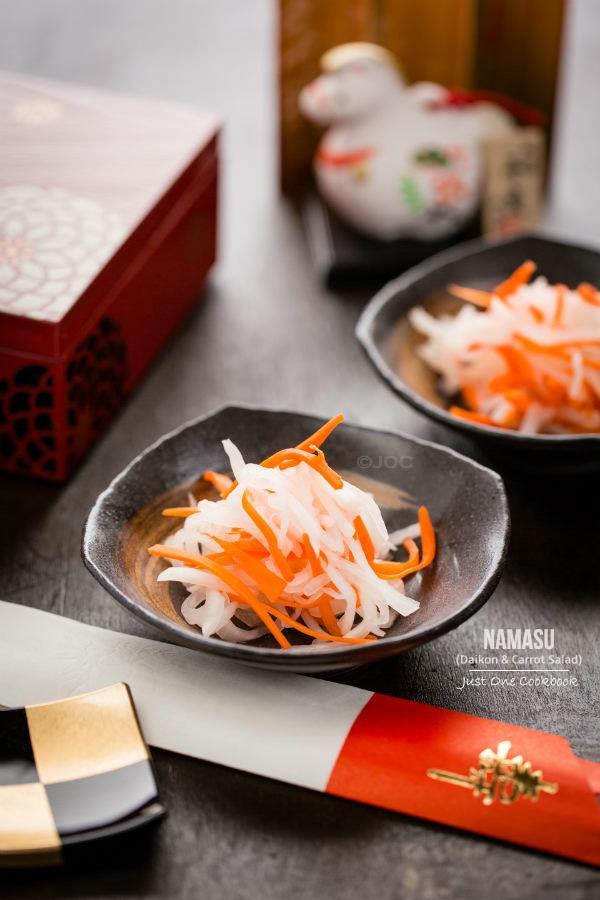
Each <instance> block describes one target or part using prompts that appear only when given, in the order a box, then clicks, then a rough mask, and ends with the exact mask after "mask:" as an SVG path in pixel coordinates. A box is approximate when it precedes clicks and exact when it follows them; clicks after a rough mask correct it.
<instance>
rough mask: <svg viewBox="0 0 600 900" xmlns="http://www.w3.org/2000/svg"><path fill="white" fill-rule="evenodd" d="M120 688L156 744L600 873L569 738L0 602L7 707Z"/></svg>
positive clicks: (580, 767) (589, 769) (591, 776)
mask: <svg viewBox="0 0 600 900" xmlns="http://www.w3.org/2000/svg"><path fill="white" fill-rule="evenodd" d="M116 681H124V682H126V683H127V684H129V686H130V687H131V690H132V693H133V696H134V700H135V703H136V707H137V710H138V714H139V717H140V721H141V723H142V727H143V730H144V734H145V737H146V740H147V741H148V743H149V744H151V745H153V746H155V747H161V748H163V749H166V750H172V751H175V752H177V753H184V754H186V755H188V756H195V757H198V758H200V759H204V760H208V761H210V762H215V763H220V764H221V765H226V766H231V767H233V768H236V769H242V770H244V771H247V772H253V773H255V774H258V775H264V776H267V777H269V778H276V779H278V780H280V781H285V782H289V783H290V784H296V785H301V786H303V787H307V788H312V789H313V790H317V791H322V792H326V793H330V794H336V795H338V796H340V797H346V798H349V799H353V800H359V801H361V802H364V803H369V804H373V805H376V806H382V807H385V808H387V809H391V810H395V811H397V812H402V813H407V814H409V815H415V816H419V817H422V818H426V819H430V820H432V821H435V822H441V823H444V824H447V825H453V826H455V827H458V828H464V829H467V830H469V831H474V832H477V833H479V834H484V835H488V836H490V837H494V838H499V839H502V840H507V841H512V842H515V843H520V844H525V845H527V846H530V847H535V848H537V849H539V850H545V851H548V852H551V853H556V854H559V855H563V856H568V857H572V858H574V859H578V860H581V861H583V862H587V863H591V864H593V865H600V806H599V805H598V799H597V797H596V793H597V792H598V789H599V788H600V764H597V763H591V762H588V761H585V760H580V759H579V758H578V757H576V756H575V755H574V754H573V752H572V750H571V748H570V747H569V744H568V743H567V741H566V740H565V739H564V738H562V737H560V736H557V735H551V734H546V733H544V732H540V731H534V730H532V729H528V728H521V727H520V726H517V725H508V724H505V723H503V722H496V721H493V720H490V719H482V718H478V717H475V716H469V715H466V714H463V713H456V712H450V711H448V710H443V709H439V708H437V707H433V706H426V705H424V704H421V703H415V702H412V701H408V700H399V699H396V698H393V697H387V696H385V695H383V694H374V693H372V692H370V691H365V690H361V689H359V688H354V687H349V686H347V685H339V684H333V683H331V682H327V681H323V680H320V679H316V678H308V677H306V676H302V675H285V674H279V673H274V672H265V671H259V670H255V669H250V668H247V667H244V666H240V665H237V664H235V663H229V662H228V661H226V660H223V659H219V658H216V657H210V656H206V655H203V654H200V653H197V652H196V651H193V650H187V649H185V648H182V647H176V646H173V645H171V644H165V643H163V642H161V641H153V640H148V639H146V638H139V637H134V636H132V635H126V634H118V633H115V632H112V631H108V630H105V629H102V628H95V627H93V626H90V625H84V624H82V623H80V622H75V621H73V620H71V619H65V618H63V617H60V616H56V615H52V614H50V613H45V612H42V611H40V610H34V609H29V608H26V607H20V606H15V605H14V604H11V603H5V602H0V703H3V704H5V705H10V706H21V705H26V704H31V703H43V702H45V701H48V700H53V699H58V698H59V697H67V696H71V695H74V694H80V693H83V692H85V691H91V690H94V689H95V688H99V687H103V686H105V685H107V684H109V683H113V682H116Z"/></svg>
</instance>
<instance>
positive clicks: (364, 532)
mask: <svg viewBox="0 0 600 900" xmlns="http://www.w3.org/2000/svg"><path fill="white" fill-rule="evenodd" d="M354 528H355V531H356V537H357V538H358V542H359V544H360V546H361V547H362V549H363V553H364V554H365V556H366V557H367V559H368V560H369V562H371V561H372V560H373V559H375V547H374V546H373V541H372V540H371V535H370V534H369V531H368V529H367V526H366V525H365V523H364V522H363V520H362V519H361V517H360V516H357V517H356V518H355V520H354Z"/></svg>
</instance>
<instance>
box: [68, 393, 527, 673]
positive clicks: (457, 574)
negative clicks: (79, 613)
mask: <svg viewBox="0 0 600 900" xmlns="http://www.w3.org/2000/svg"><path fill="white" fill-rule="evenodd" d="M321 424H322V423H321V422H320V421H319V420H317V419H314V418H312V417H310V416H305V415H298V414H295V413H290V412H276V411H273V410H265V409H254V408H251V407H239V406H231V407H226V408H225V409H221V410H219V411H218V412H216V413H213V414H212V415H209V416H207V417H206V418H202V419H198V420H195V421H193V422H190V423H188V424H186V425H183V426H182V427H181V428H179V429H178V430H177V431H174V432H172V433H171V434H167V435H165V436H164V437H163V438H161V439H160V440H159V441H157V442H156V443H155V444H153V445H152V446H151V447H149V448H148V449H147V450H146V451H145V452H144V453H142V454H141V455H140V456H138V457H137V458H136V459H134V460H133V462H132V463H130V465H129V466H128V467H127V468H126V469H125V470H124V471H123V472H122V473H121V474H120V475H118V476H117V477H116V478H115V479H114V481H113V482H112V483H111V484H110V485H109V487H108V488H107V489H106V490H105V491H104V492H103V493H102V494H101V495H100V496H99V497H98V499H97V501H96V503H95V505H94V507H93V508H92V510H91V512H90V514H89V517H88V520H87V522H86V525H85V530H84V534H83V543H82V554H83V559H84V562H85V564H86V566H87V567H88V569H89V570H90V572H91V573H92V574H93V575H94V577H95V578H96V579H97V580H98V581H99V582H100V584H102V585H103V586H104V587H105V588H106V589H107V590H108V591H109V592H110V593H111V594H112V595H113V597H115V598H116V599H117V600H118V601H119V603H121V604H122V605H123V606H125V607H126V609H128V610H130V611H131V612H132V613H134V614H135V615H136V616H138V617H139V618H141V619H143V620H144V621H146V622H149V623H150V624H151V625H154V626H155V627H157V628H159V629H160V630H161V631H162V632H163V634H164V635H166V636H167V637H168V638H170V639H171V640H172V641H174V642H176V643H180V644H183V645H185V646H188V647H193V648H195V649H198V650H203V651H205V652H208V653H214V654H217V655H219V656H225V657H228V658H230V659H235V660H239V661H241V662H244V663H248V664H250V665H254V666H259V667H262V668H270V669H278V670H280V671H287V672H333V671H337V670H342V669H348V668H352V667H354V666H359V665H363V664H365V663H371V662H373V661H375V660H378V659H383V658H385V657H388V656H393V655H394V654H397V653H399V652H400V651H402V650H408V649H410V648H412V647H415V646H417V645H418V644H421V643H424V642H425V641H430V640H432V639H433V638H435V637H438V636H439V635H441V634H444V633H445V632H446V631H450V629H452V628H455V627H456V626H457V625H459V624H460V623H461V622H463V621H464V620H465V619H467V618H468V617H469V616H471V615H472V614H473V613H474V612H475V611H476V610H477V609H479V607H480V606H482V604H483V603H485V601H486V600H487V599H488V597H489V596H490V595H491V593H492V591H493V590H494V588H495V587H496V584H497V583H498V580H499V578H500V574H501V571H502V567H503V564H504V560H505V556H506V550H507V543H508V533H509V513H508V506H507V502H506V495H505V492H504V486H503V483H502V480H501V478H500V476H499V475H497V474H496V473H495V472H492V471H491V470H489V469H486V468H484V467H483V466H480V465H479V464H477V463H475V462H473V461H472V460H469V459H466V458H465V457H464V456H460V455H459V454H458V453H455V452H454V451H452V450H448V449H446V448H444V447H439V446H437V445H435V444H431V443H429V442H427V441H421V440H417V439H415V438H411V437H408V436H406V435H402V434H393V433H390V432H386V431H375V430H372V429H369V428H361V427H359V426H357V425H348V424H344V425H342V426H340V427H339V428H338V429H336V431H335V432H334V433H333V435H332V436H331V437H330V438H329V439H328V441H327V444H326V446H325V450H326V452H327V459H328V461H329V462H330V463H331V465H332V466H334V467H335V468H336V469H337V470H338V471H340V472H342V473H343V474H344V476H345V477H346V478H347V479H348V480H350V481H354V482H355V483H356V484H358V485H359V486H360V487H363V488H365V489H367V490H370V491H371V492H372V493H373V494H374V495H375V498H376V500H377V501H378V503H379V505H380V507H381V509H382V512H383V515H384V518H385V520H386V523H387V525H388V528H389V529H390V530H393V529H396V528H401V527H403V526H404V525H407V524H409V523H412V522H414V521H415V520H416V506H417V505H419V504H421V503H423V504H425V505H426V506H427V507H428V508H429V510H430V513H431V516H432V519H433V523H434V526H435V528H436V532H437V541H438V554H437V557H436V560H435V562H434V564H433V566H432V567H431V569H428V570H427V571H426V572H424V573H422V574H421V575H418V576H415V577H413V578H411V579H410V580H408V581H407V591H408V593H409V594H411V596H414V597H415V598H416V599H418V600H420V601H421V607H420V609H419V610H418V611H417V612H416V613H415V614H413V615H411V616H408V617H407V618H402V617H400V618H399V619H398V620H397V621H396V622H395V623H394V625H393V626H392V628H390V630H389V632H388V634H387V635H386V637H384V638H380V639H379V640H377V641H374V642H372V643H369V644H358V645H355V646H351V647H344V646H340V645H333V646H331V647H327V648H326V649H323V650H319V651H317V652H315V651H314V648H313V649H312V650H311V649H310V648H305V649H303V648H302V646H298V647H293V648H292V649H290V650H281V649H279V648H277V646H276V645H275V643H274V641H273V639H272V638H271V636H270V635H269V636H268V637H265V638H261V639H260V641H256V642H253V643H249V644H232V643H228V642H226V641H222V640H220V639H219V638H212V637H210V638H206V637H203V635H202V634H201V632H200V631H199V630H198V629H197V628H195V627H193V626H191V625H189V624H188V623H187V622H186V621H185V620H184V619H183V617H182V616H181V614H180V608H181V602H182V600H183V599H184V597H185V591H184V589H183V588H182V586H181V585H177V584H173V583H170V584H168V583H165V582H162V583H158V582H157V581H156V577H157V575H158V573H159V572H160V571H161V570H162V569H163V568H164V562H163V561H162V560H159V559H157V558H155V557H151V556H149V554H148V552H147V548H148V547H149V546H150V545H151V544H154V543H164V541H165V538H166V537H167V536H168V534H169V533H171V532H172V531H173V530H174V528H175V527H176V525H175V524H174V522H173V520H172V519H171V520H169V519H165V518H164V517H163V516H161V513H160V511H161V509H162V508H164V507H166V506H181V505H183V504H187V503H188V500H187V496H188V492H189V491H192V492H193V493H194V495H195V496H196V497H200V496H202V495H203V494H204V495H205V496H215V497H216V495H213V494H211V493H210V491H212V489H210V490H209V488H208V486H207V485H206V483H205V482H202V481H199V479H198V474H199V473H200V472H202V471H203V470H205V469H216V470H217V471H227V469H228V461H227V457H226V456H225V452H224V450H223V448H222V446H221V441H222V440H223V439H224V438H226V437H229V438H231V439H232V440H233V441H234V443H236V444H237V445H238V447H239V448H240V450H241V451H242V453H243V455H244V458H245V459H247V460H255V461H256V460H260V459H264V458H265V457H266V456H267V455H269V454H270V453H271V452H273V450H276V449H279V448H283V447H290V446H295V445H296V444H298V443H299V442H300V441H301V440H303V439H304V438H305V437H306V436H308V435H309V434H312V433H313V432H314V431H315V429H316V428H317V427H319V425H321ZM290 639H291V640H293V638H292V637H291V636H290ZM300 639H301V636H300Z"/></svg>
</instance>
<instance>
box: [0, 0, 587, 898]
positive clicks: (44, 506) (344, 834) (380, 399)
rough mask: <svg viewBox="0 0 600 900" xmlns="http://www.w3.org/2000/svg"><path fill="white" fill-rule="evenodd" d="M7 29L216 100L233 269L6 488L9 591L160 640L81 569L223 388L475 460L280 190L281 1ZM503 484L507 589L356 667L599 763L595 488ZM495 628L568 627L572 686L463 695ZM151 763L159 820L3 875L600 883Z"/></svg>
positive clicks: (512, 888)
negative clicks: (60, 447)
mask: <svg viewBox="0 0 600 900" xmlns="http://www.w3.org/2000/svg"><path fill="white" fill-rule="evenodd" d="M2 19H3V21H2V22H1V23H0V65H1V66H2V67H3V68H7V69H14V70H18V71H23V72H29V73H33V74H40V75H45V76H49V77H55V78H62V79H65V80H72V81H81V82H84V83H85V82H87V83H90V84H94V85H97V86H100V87H106V88H114V89H116V90H120V91H133V92H138V93H140V94H145V95H148V96H157V97H163V98H166V99H169V98H172V99H175V100H180V101H184V102H189V103H192V104H197V105H200V106H208V107H211V108H213V109H215V110H217V111H219V112H220V113H221V114H222V115H223V117H224V118H225V120H226V123H227V124H226V132H225V140H224V152H223V163H224V171H225V179H224V191H223V197H222V200H223V203H222V212H223V217H222V221H223V229H222V244H221V263H220V265H219V267H218V269H217V270H216V271H215V272H214V275H213V278H212V281H211V283H210V285H209V286H208V288H207V290H206V291H205V294H204V297H203V299H202V302H201V303H199V305H198V308H197V310H196V311H195V312H194V314H193V315H192V316H191V318H190V319H189V321H188V322H186V324H185V325H184V327H183V328H182V329H181V330H180V332H179V333H178V334H177V336H176V337H175V338H174V339H173V341H172V342H171V344H170V346H169V348H168V349H167V350H166V352H165V353H163V355H162V356H161V357H160V359H159V360H157V362H156V364H155V365H154V366H153V368H152V370H151V371H150V373H149V375H148V377H147V378H146V379H145V381H144V382H143V384H142V386H141V387H140V388H139V390H138V391H137V392H136V394H135V396H133V397H132V398H131V400H130V402H129V403H128V405H127V407H126V409H125V410H124V411H123V413H122V414H121V415H120V417H119V419H118V420H117V422H116V423H115V425H114V426H113V427H112V428H111V430H110V432H109V433H108V434H107V435H106V437H105V438H104V439H103V440H102V441H101V443H100V444H99V445H98V446H97V447H96V449H95V450H94V452H93V453H92V455H91V456H90V458H89V459H88V461H87V462H86V463H85V464H84V465H83V466H82V468H81V469H80V470H79V472H78V473H77V474H76V475H75V477H74V478H73V479H72V481H71V482H70V483H69V484H68V485H66V486H64V487H56V486H50V485H45V484H38V483H32V482H27V481H20V480H10V479H8V478H3V479H1V481H0V490H1V494H2V504H1V513H0V514H1V518H2V541H1V554H2V573H3V577H2V593H1V596H2V599H5V600H11V601H14V602H17V603H23V604H27V605H31V606H37V607H42V608H44V609H48V610H52V611H53V612H56V613H61V614H64V615H66V616H71V617H73V618H77V619H81V620H83V621H86V622H90V623H93V624H96V625H101V626H105V627H108V628H113V629H117V630H123V631H127V632H131V633H137V634H145V633H147V632H146V630H145V628H144V627H143V626H142V625H141V624H140V623H137V622H136V621H135V620H134V619H132V618H129V617H128V616H127V615H126V613H125V612H124V611H123V610H122V609H121V608H120V607H119V606H117V604H116V603H114V601H113V600H111V598H110V597H109V596H108V594H106V593H105V592H104V591H103V590H102V589H101V588H100V587H99V586H98V585H97V584H96V583H95V582H94V580H93V579H92V577H91V576H90V575H89V574H88V572H87V571H86V570H85V569H84V567H83V565H82V563H81V561H80V557H79V540H80V533H81V526H82V523H83V520H84V517H85V515H86V512H87V510H88V508H89V507H90V505H91V503H92V501H93V500H94V498H95V497H96V495H97V494H98V492H99V491H100V490H101V489H102V488H103V487H104V486H105V485H106V483H107V482H108V480H109V479H110V478H111V477H112V476H113V475H115V474H116V473H117V472H118V471H119V470H120V469H121V468H122V467H123V466H124V465H125V463H127V462H128V461H129V459H130V458H131V457H132V456H133V455H134V454H135V453H137V452H138V451H140V450H141V449H142V448H143V447H145V446H146V445H147V444H148V443H150V442H151V441H153V440H154V439H155V438H156V437H158V436H159V435H160V434H162V433H163V432H165V431H168V430H169V429H171V428H173V427H174V426H176V425H178V424H179V423H181V422H182V421H184V420H186V419H188V418H191V417H193V416H196V415H199V414H202V413H204V412H206V411H208V410H210V409H214V408H215V407H218V406H220V405H222V404H225V403H227V402H229V401H234V400H240V401H249V402H254V403H263V404H265V405H272V406H275V407H286V408H292V409H299V410H305V411H309V412H314V413H319V414H322V415H329V414H331V413H333V412H336V411H338V410H340V409H342V410H344V412H345V413H346V414H347V416H348V418H349V419H352V420H355V421H357V422H361V423H364V424H367V425H374V426H378V425H379V426H384V427H387V428H396V429H401V430H405V431H408V432H411V433H414V434H418V435H421V436H424V437H427V438H432V439H434V440H438V441H440V442H443V443H448V444H450V445H452V446H454V447H456V448H457V449H460V450H463V451H465V452H467V453H470V454H472V455H475V456H478V453H477V451H476V449H475V448H474V447H473V446H472V445H470V444H469V443H467V442H466V441H463V440H462V439H459V438H457V437H456V436H455V435H453V434H451V433H450V432H447V431H445V430H443V429H442V428H438V427H436V426H433V425H431V424H429V423H427V422H426V421H425V420H424V419H422V418H420V417H418V416H417V415H416V414H414V413H413V412H411V411H410V410H409V409H407V408H406V407H405V406H403V405H402V404H401V403H400V402H399V401H398V400H396V399H395V398H394V397H393V396H392V395H391V394H390V393H389V392H388V391H387V389H386V388H385V387H384V386H383V385H381V384H380V383H379V382H378V381H377V379H376V377H375V375H374V374H373V372H372V371H371V369H370V367H369V366H368V364H367V363H366V361H365V360H364V359H363V357H362V355H361V352H360V350H359V348H358V346H357V344H356V342H355V340H354V337H353V328H354V323H355V320H356V317H357V315H358V313H359V311H360V309H361V306H362V304H363V303H364V300H365V299H366V296H367V295H366V294H364V293H363V294H360V295H349V294H346V295H343V296H342V295H338V294H333V293H328V292H327V291H325V290H324V289H323V288H322V287H321V286H320V285H319V283H318V282H317V279H316V277H315V276H314V274H313V272H312V270H311V264H310V261H309V259H308V255H307V250H306V246H305V242H304V239H303V234H302V230H301V226H300V224H299V222H298V219H297V217H296V216H295V214H294V212H293V211H292V210H290V209H288V208H287V207H286V206H285V204H284V203H283V202H282V201H280V199H279V198H278V193H277V186H276V177H275V171H276V132H275V81H274V79H275V59H274V47H273V39H274V22H273V9H272V4H270V3H269V2H267V0H263V2H243V3H241V2H238V0H220V2H219V3H211V2H209V0H186V2H184V0H177V2H168V3H167V2H164V0H144V2H141V0H137V2H133V0H128V2H126V3H124V2H122V0H85V2H83V0H80V2H75V3H74V2H69V0H45V2H44V3H39V2H36V0H20V2H19V3H14V4H10V5H8V4H4V5H3V8H2ZM172 397H176V398H177V400H176V402H173V400H172V399H171V398H172ZM478 458H481V456H478ZM505 474H506V480H507V486H508V490H509V495H510V502H511V509H512V517H513V536H512V543H511V550H510V558H509V563H508V566H507V569H506V573H505V575H504V577H503V579H502V582H501V585H500V587H499V588H498V590H497V591H496V593H495V595H494V596H493V598H492V599H491V600H490V601H489V602H488V604H487V605H486V606H485V607H484V608H483V609H482V610H481V611H480V612H479V613H478V614H477V615H476V616H475V617H474V618H473V619H471V620H470V621H468V622H466V623H465V624H464V625H462V626H461V627H460V628H459V629H457V630H456V631H455V632H453V633H452V634H449V635H448V636H446V637H444V638H442V639H441V640H438V641H436V642H435V643H433V644H430V645H428V646H426V647H423V648H421V649H419V650H416V651H414V652H411V653H406V654H404V655H403V656H401V657H400V658H398V659H395V660H392V661H389V662H387V663H384V664H380V665H377V666H373V667H372V668H370V669H365V670H362V671H358V672H353V673H351V674H349V675H347V676H344V678H345V680H346V681H347V682H348V683H350V684H355V685H359V686H363V687H366V688H370V689H373V690H380V691H384V692H387V693H391V694H395V695H397V696H402V697H410V698H413V699H416V700H422V701H426V702H427V703H433V704H438V705H440V706H444V707H448V708H452V709H458V710H464V711H467V712H470V713H475V714H478V715H483V716H491V717H494V718H498V719H504V720H506V721H511V722H516V723H519V724H522V725H528V726H532V727H535V728H541V729H546V730H549V731H555V732H558V733H561V734H564V735H565V736H566V737H567V738H568V739H569V740H570V741H571V744H572V746H573V748H574V750H575V751H576V752H577V753H579V754H581V755H583V756H587V757H588V758H590V759H600V748H599V746H598V736H599V734H600V727H599V724H600V723H599V683H598V673H599V671H600V666H599V658H598V657H599V654H598V621H599V616H598V599H599V596H600V590H599V588H600V578H599V575H598V572H599V566H598V551H597V539H598V528H597V522H598V517H597V502H598V493H597V489H598V487H599V486H600V484H599V482H598V480H595V481H592V480H590V479H588V480H587V481H586V482H583V483H575V482H570V483H563V484H560V483H558V482H555V481H543V480H540V479H536V478H534V477H527V478H522V477H517V476H515V475H512V474H510V473H505ZM594 491H596V493H594ZM494 626H495V627H502V626H504V627H507V626H522V627H530V628H534V627H535V628H545V627H547V628H554V629H555V634H556V646H557V650H558V652H561V653H569V654H576V653H580V654H581V655H582V665H581V668H580V670H579V672H578V675H579V685H578V686H577V687H576V688H570V689H566V690H550V689H543V688H535V689H533V688H532V689H529V688H516V687H515V688H467V689H465V690H459V689H458V687H457V685H458V684H459V683H460V677H459V672H460V671H461V670H459V669H458V668H457V666H456V664H455V657H456V655H457V654H458V653H466V654H473V653H477V652H480V651H482V650H483V629H484V628H485V627H494ZM148 634H149V633H148ZM149 636H150V635H149ZM151 636H153V637H155V636H156V635H155V634H152V635H151ZM0 641H1V634H0ZM1 701H2V697H1V686H0V702H1ZM155 758H156V762H157V768H158V775H159V780H160V786H161V789H162V792H163V795H164V799H165V801H166V804H167V806H168V808H169V812H170V814H169V817H168V819H167V820H165V821H164V822H163V823H162V824H161V825H160V827H159V828H158V829H157V830H156V831H155V832H153V833H152V834H145V835H144V836H143V837H138V838H135V839H133V840H130V841H129V842H128V843H127V844H123V850H124V852H123V853H122V854H120V853H119V854H117V853H115V854H114V856H111V857H110V858H109V859H108V860H107V859H106V857H105V856H102V855H99V856H98V857H97V858H92V859H89V860H87V861H86V862H85V863H81V864H80V865H79V866H77V867H75V868H73V869H70V870H68V871H53V872H51V873H46V872H36V871H30V872H25V873H14V874H10V876H9V877H6V875H3V876H2V879H1V881H0V884H2V889H3V890H7V891H8V894H9V895H11V896H13V895H14V896H22V897H31V898H36V900H40V898H44V897H61V898H62V897H94V898H101V897H131V898H142V897H165V898H176V897H177V898H179V897H196V896H198V897H200V896H202V897H203V898H206V900H211V898H282V900H283V898H294V900H301V898H319V897H328V898H329V900H336V898H344V900H346V898H354V897H356V898H361V900H369V898H378V900H384V898H393V897H408V898H415V900H417V898H418V900H421V898H438V897H439V898H459V897H460V898H465V900H466V898H479V897H482V896H488V897H497V898H523V897H538V896H539V897H544V898H545V900H551V898H557V900H559V898H560V900H583V898H588V897H589V898H592V897H598V896H599V894H600V878H599V877H598V875H597V874H596V873H595V872H594V871H593V870H591V869H589V868H586V867H584V866H579V865H577V864H575V863H571V862H565V861H562V860H559V859H554V858H550V857H545V856H543V855H541V854H537V853H534V852H528V851H526V850H522V849H519V848H515V847H509V846H504V845H500V844H495V843H493V842H490V841H487V840H483V839H479V838H477V837H474V836H469V835H466V834H461V833H458V832H455V831H451V830H448V829H445V828H442V827H436V826H434V825H430V824H425V823H422V822H419V821H416V820H412V819H408V818H404V817H402V816H400V815H393V814H391V813H387V812H384V811H382V810H378V809H371V808H367V807H361V806H359V805H355V804H352V803H350V802H345V801H342V800H337V799H334V798H332V797H324V796H320V795H317V794H314V793H311V792H309V791H305V790H301V789H296V788H292V787H288V786H286V785H283V784H278V783H276V782H273V781H268V780H266V779H262V778H259V777H254V776H251V775H246V774H243V773H240V772H235V771H231V770H228V769H225V768H221V767H219V766H215V765H210V764H208V763H203V762H199V761H195V760H191V759H187V758H184V757H179V756H175V755H173V754H169V753H165V752H156V753H155Z"/></svg>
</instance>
